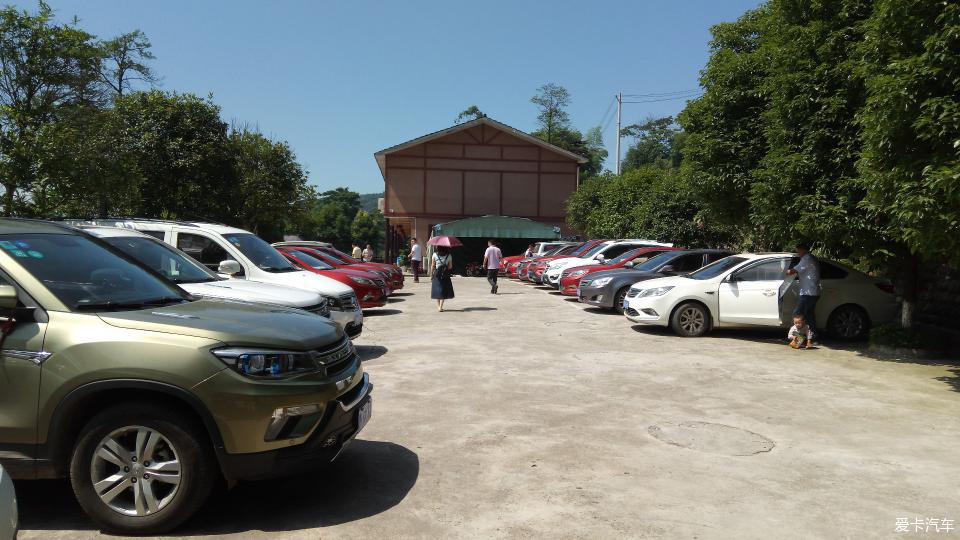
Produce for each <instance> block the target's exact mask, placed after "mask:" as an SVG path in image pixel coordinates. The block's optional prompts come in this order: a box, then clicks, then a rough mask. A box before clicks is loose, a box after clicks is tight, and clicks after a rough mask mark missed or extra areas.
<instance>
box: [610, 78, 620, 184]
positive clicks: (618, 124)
mask: <svg viewBox="0 0 960 540" xmlns="http://www.w3.org/2000/svg"><path fill="white" fill-rule="evenodd" d="M622 108H623V92H617V158H616V159H617V175H618V176H619V175H620V109H622ZM608 110H609V109H608Z"/></svg>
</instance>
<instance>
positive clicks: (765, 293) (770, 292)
mask: <svg viewBox="0 0 960 540" xmlns="http://www.w3.org/2000/svg"><path fill="white" fill-rule="evenodd" d="M775 294H777V291H774V290H771V289H767V290H765V291H763V295H764V296H773V295H775Z"/></svg>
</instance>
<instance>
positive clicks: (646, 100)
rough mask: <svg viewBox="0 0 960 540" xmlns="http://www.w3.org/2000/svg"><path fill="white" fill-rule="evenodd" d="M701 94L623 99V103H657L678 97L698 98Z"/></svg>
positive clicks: (677, 98)
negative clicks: (636, 99) (637, 99)
mask: <svg viewBox="0 0 960 540" xmlns="http://www.w3.org/2000/svg"><path fill="white" fill-rule="evenodd" d="M702 95H703V94H702V93H699V92H698V93H696V94H689V95H683V96H676V97H665V98H659V99H642V100H639V101H624V103H659V102H661V101H676V100H679V99H692V98H698V97H700V96H702Z"/></svg>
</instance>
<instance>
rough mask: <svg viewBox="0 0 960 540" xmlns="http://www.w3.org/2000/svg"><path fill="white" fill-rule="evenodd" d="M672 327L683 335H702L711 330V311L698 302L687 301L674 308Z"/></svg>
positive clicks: (671, 319)
mask: <svg viewBox="0 0 960 540" xmlns="http://www.w3.org/2000/svg"><path fill="white" fill-rule="evenodd" d="M670 328H672V329H673V331H674V332H676V333H677V335H679V336H682V337H700V336H702V335H704V334H706V333H707V331H708V330H710V312H709V311H708V310H707V308H706V306H704V305H703V304H699V303H697V302H687V303H685V304H680V306H679V307H678V308H677V309H675V310H673V314H672V315H670Z"/></svg>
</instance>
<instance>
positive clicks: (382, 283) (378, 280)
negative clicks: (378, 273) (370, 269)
mask: <svg viewBox="0 0 960 540" xmlns="http://www.w3.org/2000/svg"><path fill="white" fill-rule="evenodd" d="M373 282H374V283H376V284H377V285H378V286H380V287H383V285H384V281H383V280H382V279H374V280H373Z"/></svg>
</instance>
